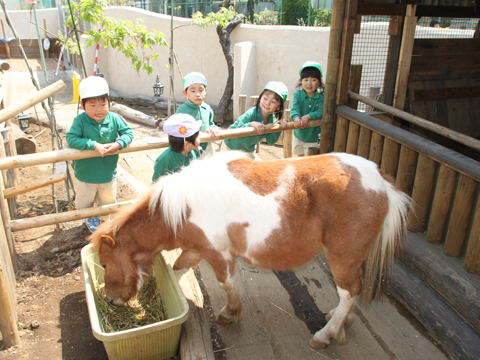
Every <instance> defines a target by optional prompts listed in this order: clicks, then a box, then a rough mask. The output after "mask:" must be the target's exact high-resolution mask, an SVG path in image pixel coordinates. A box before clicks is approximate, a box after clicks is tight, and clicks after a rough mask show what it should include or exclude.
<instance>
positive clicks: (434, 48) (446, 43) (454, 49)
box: [412, 39, 480, 56]
mask: <svg viewBox="0 0 480 360" xmlns="http://www.w3.org/2000/svg"><path fill="white" fill-rule="evenodd" d="M478 49H480V39H415V45H414V46H413V52H412V55H414V56H431V55H434V56H437V55H452V54H471V55H473V54H475V53H478Z"/></svg>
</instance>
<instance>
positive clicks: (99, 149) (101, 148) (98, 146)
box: [95, 142, 107, 157]
mask: <svg viewBox="0 0 480 360" xmlns="http://www.w3.org/2000/svg"><path fill="white" fill-rule="evenodd" d="M95 151H96V152H98V153H99V154H100V155H102V157H104V156H105V153H106V152H107V149H105V146H104V145H103V144H100V143H98V142H97V143H95Z"/></svg>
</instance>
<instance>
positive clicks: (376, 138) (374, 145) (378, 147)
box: [368, 132, 384, 166]
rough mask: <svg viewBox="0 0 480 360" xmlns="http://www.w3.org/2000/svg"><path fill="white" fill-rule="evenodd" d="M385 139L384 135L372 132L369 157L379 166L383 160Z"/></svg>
mask: <svg viewBox="0 0 480 360" xmlns="http://www.w3.org/2000/svg"><path fill="white" fill-rule="evenodd" d="M383 141H384V139H383V136H382V135H380V134H379V133H377V132H373V133H372V140H371V143H370V151H369V154H368V159H369V160H371V161H373V162H374V163H375V164H377V165H378V166H380V163H381V161H382V153H383Z"/></svg>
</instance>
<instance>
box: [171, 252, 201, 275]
mask: <svg viewBox="0 0 480 360" xmlns="http://www.w3.org/2000/svg"><path fill="white" fill-rule="evenodd" d="M202 260H203V257H202V255H200V254H199V253H196V252H193V251H188V250H184V251H182V253H181V254H180V256H179V257H178V258H177V260H175V264H173V270H174V271H175V275H176V277H177V280H178V281H180V279H181V278H182V276H183V275H184V274H185V273H186V272H187V271H188V269H190V268H191V267H197V266H198V264H200V261H202Z"/></svg>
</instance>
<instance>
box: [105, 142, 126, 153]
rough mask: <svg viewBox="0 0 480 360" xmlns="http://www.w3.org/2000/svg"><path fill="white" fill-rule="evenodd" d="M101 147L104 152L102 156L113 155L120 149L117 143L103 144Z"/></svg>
mask: <svg viewBox="0 0 480 360" xmlns="http://www.w3.org/2000/svg"><path fill="white" fill-rule="evenodd" d="M103 146H104V148H105V150H106V151H105V154H104V155H111V154H115V153H116V152H117V151H118V150H120V149H121V148H122V146H121V145H120V144H119V143H118V142H114V143H110V144H104V145H103Z"/></svg>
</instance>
